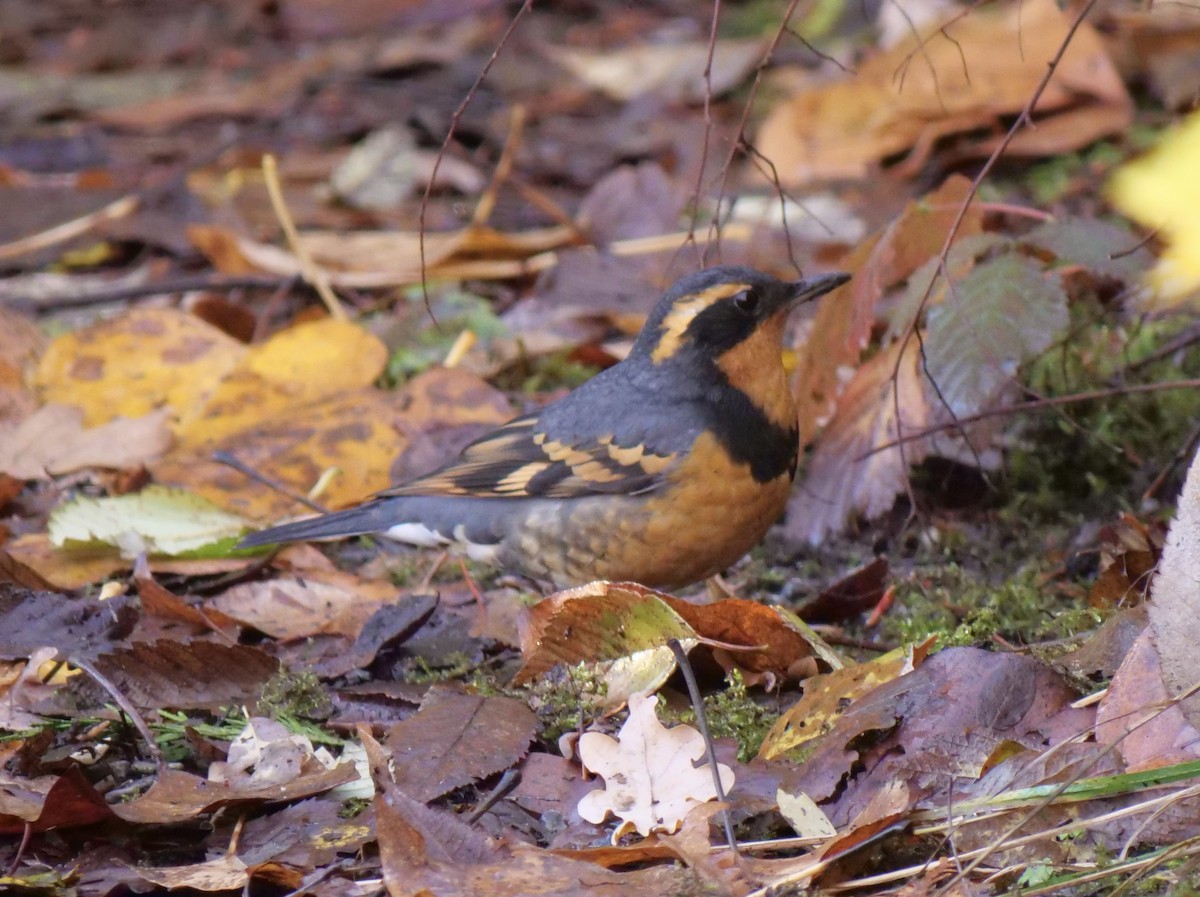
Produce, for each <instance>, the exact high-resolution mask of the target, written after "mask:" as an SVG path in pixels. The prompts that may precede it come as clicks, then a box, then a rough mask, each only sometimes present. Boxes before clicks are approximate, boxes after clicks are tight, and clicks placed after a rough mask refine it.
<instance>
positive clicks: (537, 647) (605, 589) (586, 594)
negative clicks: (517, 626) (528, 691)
mask: <svg viewBox="0 0 1200 897" xmlns="http://www.w3.org/2000/svg"><path fill="white" fill-rule="evenodd" d="M672 638H674V639H678V640H679V642H680V644H681V645H682V646H683V647H684V650H685V651H686V650H688V649H689V648H690V647H691V646H692V645H694V644H695V643H696V641H697V636H696V632H695V630H693V629H692V627H690V626H689V625H688V624H687V622H686V621H685V620H684V619H683V618H682V617H681V616H680V615H679V614H678V612H676V611H675V610H673V609H672V608H671V607H670V605H668V604H667V603H666V602H665V601H664V600H663V595H662V593H659V592H655V591H653V590H652V589H647V588H645V587H644V586H639V585H637V584H635V583H610V582H593V583H589V584H588V585H584V586H579V587H577V588H573V589H566V590H564V591H561V592H557V593H555V594H554V595H551V596H550V597H549V598H546V599H545V600H544V601H541V602H539V603H538V604H537V605H535V606H534V607H533V608H531V609H530V612H529V618H528V621H527V623H526V624H525V625H524V626H523V627H522V632H521V654H522V656H523V657H524V659H525V662H524V664H523V665H522V666H521V669H520V670H519V671H518V672H517V675H516V676H515V677H514V678H513V684H514V685H521V684H524V683H529V682H532V681H534V680H535V679H537V678H539V677H540V676H544V675H545V674H547V673H548V672H549V671H550V670H552V669H553V668H554V667H555V666H557V665H558V664H563V665H565V666H573V665H575V664H577V663H590V664H593V665H594V666H595V667H596V668H597V670H598V676H599V678H601V679H602V680H603V681H604V683H605V685H606V686H607V688H606V690H605V695H604V698H603V702H604V706H606V707H619V706H620V705H621V704H622V703H624V702H625V700H626V699H627V698H628V697H629V696H630V695H631V694H635V693H637V692H639V691H652V690H654V689H656V688H657V687H658V686H659V685H661V684H662V683H663V682H665V681H666V680H667V677H668V676H670V675H671V673H672V672H674V670H675V656H674V654H672V653H671V650H670V648H669V647H667V644H666V642H667V640H668V639H672Z"/></svg>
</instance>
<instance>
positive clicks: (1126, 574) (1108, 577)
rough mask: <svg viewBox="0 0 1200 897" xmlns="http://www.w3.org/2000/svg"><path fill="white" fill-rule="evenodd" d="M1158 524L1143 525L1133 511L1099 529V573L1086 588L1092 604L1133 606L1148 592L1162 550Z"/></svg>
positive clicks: (1106, 606)
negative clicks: (1090, 585)
mask: <svg viewBox="0 0 1200 897" xmlns="http://www.w3.org/2000/svg"><path fill="white" fill-rule="evenodd" d="M1163 537H1164V532H1163V528H1162V526H1161V525H1160V524H1157V523H1151V524H1145V523H1143V522H1142V521H1140V520H1138V519H1137V518H1136V517H1134V516H1133V515H1132V514H1128V513H1126V514H1122V515H1121V519H1120V520H1119V521H1117V522H1116V523H1114V524H1110V525H1108V526H1105V527H1104V528H1103V529H1101V530H1100V536H1099V539H1100V543H1101V548H1100V573H1099V574H1098V575H1097V576H1096V581H1095V582H1093V583H1092V587H1091V588H1090V589H1089V590H1088V603H1089V604H1090V605H1091V606H1092V607H1101V608H1107V609H1111V608H1115V607H1132V606H1134V605H1137V604H1140V603H1141V602H1142V600H1143V599H1144V598H1145V597H1146V595H1147V594H1148V593H1149V591H1150V584H1151V583H1152V582H1153V574H1154V571H1155V569H1157V567H1158V560H1159V555H1160V554H1161V553H1162V547H1163V541H1164V539H1163Z"/></svg>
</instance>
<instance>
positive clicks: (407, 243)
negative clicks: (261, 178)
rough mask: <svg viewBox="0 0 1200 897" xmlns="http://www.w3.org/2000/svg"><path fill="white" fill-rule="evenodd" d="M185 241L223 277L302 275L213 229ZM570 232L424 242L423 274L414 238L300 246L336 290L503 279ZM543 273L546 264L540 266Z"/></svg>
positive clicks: (292, 260) (279, 257) (318, 235)
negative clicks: (424, 280) (429, 281)
mask: <svg viewBox="0 0 1200 897" xmlns="http://www.w3.org/2000/svg"><path fill="white" fill-rule="evenodd" d="M190 233H191V236H192V239H193V241H194V242H196V244H197V246H198V248H199V249H200V250H201V251H202V252H204V253H205V254H206V255H208V257H209V259H210V260H211V261H212V262H213V264H214V265H216V266H218V268H219V270H221V271H222V272H223V273H229V274H234V273H241V274H245V273H249V272H251V271H254V272H265V273H268V274H278V275H279V276H281V277H296V276H299V275H300V273H301V269H300V263H299V262H298V261H297V260H296V257H295V256H294V255H293V254H292V253H291V252H288V251H287V250H285V249H281V248H279V247H277V246H273V245H271V244H268V243H260V242H258V241H256V240H252V239H250V238H249V237H241V236H238V235H236V234H233V233H231V232H229V231H226V230H222V229H219V228H215V227H204V228H193V229H192V230H191V231H190ZM577 239H578V235H577V232H576V230H575V229H574V228H571V227H566V226H562V225H559V226H555V227H547V228H541V229H536V230H531V231H523V232H520V233H515V234H504V233H501V232H500V231H497V230H493V229H492V228H489V227H482V226H471V227H467V228H464V229H463V230H460V231H454V232H452V233H442V234H437V233H433V234H426V235H425V268H424V269H422V267H421V243H420V237H419V236H418V235H417V234H415V233H406V232H401V231H353V232H350V233H345V232H341V231H308V232H306V233H302V234H301V235H300V244H301V245H302V246H303V247H304V249H305V250H307V251H308V253H309V254H310V255H311V256H312V259H313V261H314V262H315V263H316V264H317V266H318V267H320V268H322V269H323V270H324V271H325V272H326V274H328V276H329V280H330V283H332V284H333V285H334V286H338V287H347V288H356V289H375V288H379V287H388V286H405V285H408V284H414V283H420V282H421V280H422V277H426V278H439V279H461V278H464V277H472V278H508V277H514V276H517V275H521V274H528V273H531V272H532V271H534V270H535V269H537V268H539V267H541V266H539V265H538V264H537V263H536V262H535V260H534V257H535V256H538V255H540V254H542V253H547V252H550V251H551V250H554V249H558V248H561V247H563V246H567V245H571V244H572V243H574V242H576V241H577ZM542 266H544V265H542Z"/></svg>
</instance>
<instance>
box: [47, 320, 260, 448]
mask: <svg viewBox="0 0 1200 897" xmlns="http://www.w3.org/2000/svg"><path fill="white" fill-rule="evenodd" d="M245 352H246V347H245V346H243V345H242V344H241V343H238V342H237V341H236V340H234V339H232V338H230V337H228V336H226V335H225V334H224V333H222V332H221V331H220V330H217V329H216V328H215V327H212V326H210V325H208V324H206V323H204V322H203V321H201V320H200V319H199V318H196V317H193V316H192V315H189V314H186V313H185V312H181V311H176V310H174V309H169V308H140V309H134V310H132V311H130V312H127V313H126V314H123V315H121V316H119V317H116V318H113V319H111V320H109V321H103V322H100V323H98V324H93V325H92V326H90V327H85V328H83V329H82V330H77V331H75V332H73V333H68V334H65V335H64V336H60V337H59V338H58V339H56V340H55V341H54V342H53V343H51V344H50V346H49V348H48V349H47V350H46V354H45V355H43V356H42V360H41V363H40V364H39V365H38V368H37V372H36V374H35V377H34V382H35V385H36V386H37V387H38V388H39V389H40V391H41V397H42V400H43V401H45V402H61V403H62V404H64V405H76V406H78V407H80V408H82V409H83V415H84V424H85V425H86V426H88V427H96V426H99V425H100V424H104V423H107V422H108V421H110V420H113V419H114V418H116V417H119V416H124V417H142V416H143V415H145V414H148V413H149V412H151V411H154V410H155V409H157V408H162V407H167V408H170V409H171V410H172V411H173V412H174V413H175V414H176V415H180V414H183V413H184V412H186V411H188V410H190V409H192V408H194V407H196V406H197V405H199V404H200V403H201V402H203V401H204V398H205V396H206V395H207V394H208V393H209V392H210V391H211V390H212V389H213V388H214V387H215V385H216V384H217V382H218V381H219V380H220V379H221V377H223V376H224V375H225V374H226V372H228V371H229V370H230V369H232V368H233V367H234V365H236V364H237V362H238V361H239V360H240V359H241V358H242V356H243V355H244V354H245Z"/></svg>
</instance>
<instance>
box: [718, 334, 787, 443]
mask: <svg viewBox="0 0 1200 897" xmlns="http://www.w3.org/2000/svg"><path fill="white" fill-rule="evenodd" d="M786 325H787V312H786V311H781V312H779V313H778V314H776V315H775V316H774V317H773V318H771V319H770V320H767V321H764V322H763V323H762V324H761V325H760V326H759V327H758V328H757V329H756V330H755V331H754V332H753V333H752V334H750V336H748V337H746V339H744V340H742V341H741V342H740V343H738V344H737V345H736V346H734V347H733V348H732V349H729V350H728V351H726V352H725V353H723V354H722V355H721V357H720V358H718V359H717V368H718V369H719V370H720V371H721V373H722V374H724V375H725V379H726V380H727V381H728V383H729V385H730V386H732V387H733V388H734V389H736V390H739V391H740V392H742V393H745V395H746V397H747V398H748V399H750V401H751V402H752V403H753V404H754V405H755V407H757V408H758V409H759V410H760V411H761V412H762V413H763V414H764V415H765V416H766V418H767V420H768V421H770V422H771V423H772V424H774V425H775V426H777V427H780V428H781V429H784V430H791V429H793V428H794V427H795V426H796V402H795V399H793V398H792V391H791V389H790V388H789V387H788V381H787V373H786V372H785V371H784V369H783V358H782V355H783V329H784V327H785V326H786Z"/></svg>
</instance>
